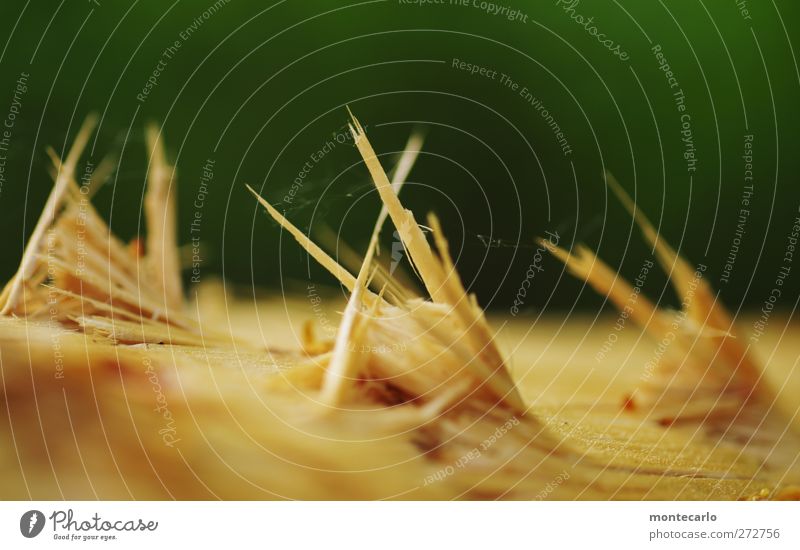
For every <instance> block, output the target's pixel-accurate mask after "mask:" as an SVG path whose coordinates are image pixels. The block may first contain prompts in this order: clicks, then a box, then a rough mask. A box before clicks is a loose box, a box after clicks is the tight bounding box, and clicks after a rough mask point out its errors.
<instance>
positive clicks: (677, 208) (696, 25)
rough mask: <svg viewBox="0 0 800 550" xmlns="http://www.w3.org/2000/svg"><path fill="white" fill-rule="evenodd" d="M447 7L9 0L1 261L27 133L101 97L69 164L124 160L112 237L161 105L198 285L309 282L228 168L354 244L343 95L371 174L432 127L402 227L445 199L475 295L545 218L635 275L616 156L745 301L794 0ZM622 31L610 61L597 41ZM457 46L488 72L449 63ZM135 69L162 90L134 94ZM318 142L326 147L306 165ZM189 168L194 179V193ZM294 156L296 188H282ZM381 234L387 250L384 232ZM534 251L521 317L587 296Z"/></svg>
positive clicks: (350, 151) (759, 252)
mask: <svg viewBox="0 0 800 550" xmlns="http://www.w3.org/2000/svg"><path fill="white" fill-rule="evenodd" d="M464 4H465V5H460V3H459V2H450V1H449V0H445V1H444V2H442V3H423V5H420V4H419V2H416V3H414V2H403V1H397V0H386V1H367V2H332V1H331V2H322V1H307V0H304V1H300V0H287V1H285V2H275V3H274V4H272V3H270V2H255V1H244V0H230V1H229V2H227V3H225V2H224V1H220V2H217V4H216V6H214V0H205V1H199V0H197V1H189V0H178V1H176V2H169V1H168V2H154V1H138V2H133V3H131V2H111V1H109V0H100V1H99V2H92V1H69V2H61V3H60V4H59V3H58V2H43V1H41V2H24V1H21V0H15V1H4V2H3V3H2V7H0V28H2V35H1V37H2V43H0V47H3V50H2V58H0V67H2V85H1V86H0V117H2V118H4V119H5V118H6V114H7V113H10V112H11V111H12V106H14V108H15V109H16V110H17V111H19V112H18V113H14V114H16V118H15V119H14V121H13V124H12V126H13V128H12V131H11V137H10V139H9V146H8V151H7V152H6V155H7V159H6V164H5V172H4V176H5V179H4V181H3V186H2V189H1V190H0V219H1V221H0V224H1V226H0V229H2V234H3V239H2V243H3V245H2V258H3V259H2V263H0V275H2V276H3V278H7V277H8V276H10V275H11V274H12V273H13V270H14V268H15V266H16V262H17V261H18V259H19V256H20V254H21V250H22V244H23V238H24V237H25V236H27V235H28V234H29V233H30V231H31V230H32V224H33V223H34V222H35V219H36V217H37V216H38V214H39V211H40V209H41V206H42V205H43V203H44V200H45V197H46V195H47V193H48V191H49V188H50V180H49V177H48V175H47V167H48V163H47V157H46V154H45V147H46V146H47V145H53V146H54V147H55V148H56V149H57V150H58V151H59V152H61V151H63V149H64V147H65V145H68V144H69V142H70V140H71V139H72V137H73V136H74V135H75V132H76V131H77V128H78V126H79V124H80V122H81V121H82V120H83V118H84V117H85V116H86V114H87V113H89V112H91V111H94V112H97V113H98V114H99V115H100V116H101V125H100V128H99V131H98V138H97V140H96V142H94V143H93V144H92V151H91V152H90V153H87V155H86V159H91V160H92V161H93V162H98V161H99V160H100V159H101V158H102V157H103V156H104V155H105V154H107V153H110V152H113V153H115V154H117V155H119V156H120V159H121V160H120V165H119V169H118V171H117V173H116V174H115V176H114V179H113V180H112V181H111V182H110V183H109V184H107V186H106V187H105V188H104V189H103V190H102V191H101V192H100V193H99V194H98V195H97V198H96V203H97V204H98V207H99V209H100V211H101V212H102V213H103V215H104V216H105V217H106V218H107V219H110V220H111V225H112V228H113V229H114V230H115V231H116V232H118V233H119V234H121V235H122V236H125V237H130V236H132V235H133V234H135V233H136V231H137V225H138V224H139V223H141V219H140V212H141V197H142V188H143V182H144V175H145V172H146V156H145V149H144V139H143V127H144V125H145V123H146V122H147V121H156V122H158V123H160V124H163V131H164V136H165V139H166V143H167V147H168V150H169V154H170V157H171V159H173V160H175V161H176V163H177V167H178V172H179V174H178V180H179V189H178V195H179V204H180V233H181V239H182V241H183V242H184V243H190V242H191V237H192V233H191V221H192V219H193V217H194V216H195V212H197V211H200V212H201V214H202V223H201V224H200V226H199V232H197V233H195V236H198V237H200V238H201V240H202V243H203V251H202V254H201V259H202V268H201V271H200V273H201V278H203V277H208V276H210V275H211V274H212V273H223V272H224V274H225V276H226V277H227V278H228V280H230V281H235V282H239V283H242V284H244V285H250V284H251V281H254V282H255V283H256V284H257V285H259V286H264V287H272V288H275V289H277V288H280V286H279V285H283V287H284V288H292V289H299V291H300V292H304V289H305V286H306V281H307V280H308V279H309V277H310V278H311V279H313V280H316V281H320V282H328V283H330V282H331V279H329V278H327V277H326V276H325V275H324V274H323V273H321V272H320V270H319V269H318V268H316V267H315V266H311V268H310V274H309V271H308V269H309V264H308V263H307V262H306V258H305V254H304V253H302V252H301V251H300V250H299V248H298V247H297V246H295V245H294V243H293V242H292V241H291V240H290V239H289V238H287V236H286V235H285V234H284V235H283V237H281V232H280V231H279V230H278V228H277V226H276V225H275V224H274V223H272V222H271V221H270V220H269V219H268V218H267V217H266V216H265V214H264V213H263V212H262V211H260V210H257V209H256V208H255V203H254V200H253V199H252V197H251V196H250V195H249V194H248V193H246V191H245V189H244V184H245V183H250V184H251V185H253V186H254V187H256V188H258V189H262V192H263V194H264V195H265V196H266V197H267V198H268V199H269V200H271V201H273V202H275V203H281V204H279V208H281V209H285V210H286V212H287V216H288V217H289V218H290V219H291V220H292V221H294V222H295V223H296V224H297V225H299V226H300V227H302V228H303V229H309V227H310V231H311V232H312V233H316V232H317V231H318V228H319V227H320V224H326V225H328V226H330V227H331V228H332V229H333V230H334V231H335V232H337V233H339V234H340V235H341V236H342V237H343V238H344V239H345V240H346V241H347V242H349V243H350V244H351V245H353V247H355V248H356V249H358V250H362V249H363V247H364V246H365V244H366V239H367V236H368V228H369V227H370V226H371V223H372V220H373V219H374V218H375V215H376V213H377V210H378V201H377V199H376V196H375V194H374V192H373V189H372V187H371V185H370V183H369V180H368V176H367V172H366V170H365V168H364V167H363V166H362V165H359V164H358V161H359V156H358V153H357V151H356V150H355V149H354V148H353V146H352V145H351V144H350V143H338V142H337V141H336V137H337V136H338V135H340V133H341V132H343V131H344V130H345V129H346V126H345V124H346V122H347V113H346V109H345V105H350V107H351V108H352V109H353V111H354V112H355V113H356V115H357V116H358V117H359V118H360V120H361V121H362V123H363V124H365V125H366V126H367V129H368V134H369V135H370V138H371V140H372V142H373V145H374V146H375V148H376V150H377V151H378V152H379V153H386V154H387V156H386V157H383V161H384V164H385V166H387V167H388V166H391V164H392V162H393V160H394V159H395V158H396V153H397V151H398V150H399V149H401V148H402V146H403V144H404V142H405V140H406V138H407V136H408V134H409V132H410V131H411V130H412V129H413V128H414V127H423V128H425V129H426V131H427V141H426V143H425V154H424V155H423V156H422V157H421V158H420V160H419V163H418V166H417V168H416V169H415V170H414V171H413V173H412V177H411V178H410V179H411V181H410V183H411V185H409V186H408V187H407V188H406V189H405V190H404V191H403V196H404V200H405V202H406V203H407V205H408V206H409V207H411V208H412V209H413V210H414V211H415V213H416V214H417V217H418V219H419V220H424V215H425V213H426V212H427V211H429V210H433V211H436V212H437V213H438V214H439V215H440V217H441V218H442V220H443V223H444V226H445V229H446V231H447V234H448V236H449V239H450V242H451V245H452V248H453V252H454V254H455V255H457V256H458V264H459V267H460V270H461V272H462V273H463V275H464V278H465V280H466V281H467V282H468V283H469V284H470V286H471V287H472V288H473V289H474V290H475V291H476V292H477V293H478V295H479V297H480V299H481V302H482V303H483V304H484V305H489V306H490V307H493V308H496V309H498V310H501V311H502V310H503V309H506V310H507V309H508V308H509V307H510V306H511V303H512V301H513V299H514V295H515V294H516V292H517V289H518V288H519V287H520V284H521V282H522V280H523V279H524V278H525V276H526V275H525V273H526V270H527V269H528V266H529V265H530V264H531V263H532V262H535V258H536V247H535V244H534V241H533V238H534V236H536V235H540V234H543V233H544V232H545V231H546V230H557V231H558V232H559V234H560V235H561V236H562V240H561V244H562V245H564V246H570V245H571V244H573V243H577V242H585V243H587V244H589V245H590V246H592V247H596V248H599V251H600V255H601V256H602V257H603V258H605V259H607V260H608V261H609V262H610V263H611V265H612V266H614V267H620V268H621V270H622V272H623V273H624V274H625V275H627V276H628V277H634V276H635V275H636V274H637V273H638V272H639V268H640V266H641V264H642V262H643V261H644V260H645V259H646V258H647V257H649V250H648V248H647V246H646V245H645V244H644V243H643V242H642V241H641V239H640V238H639V236H638V233H637V232H636V230H635V228H634V227H633V226H632V222H631V220H630V218H629V217H628V216H627V215H626V214H625V212H624V210H623V209H622V208H621V206H620V205H619V204H618V203H617V202H616V201H615V199H613V197H612V196H611V195H610V194H609V193H608V192H607V190H606V187H605V185H604V182H603V176H602V175H603V171H604V170H610V171H611V172H613V173H614V174H615V175H616V176H617V178H618V179H619V180H620V181H621V182H622V184H623V185H624V186H625V187H626V188H627V189H628V190H629V192H630V193H631V194H633V195H635V196H636V199H637V201H638V203H639V205H640V207H641V208H643V209H644V210H645V211H646V212H647V213H648V214H649V216H650V217H651V218H652V220H653V221H654V223H656V224H657V225H659V226H660V229H661V232H662V233H663V235H664V236H665V237H666V238H667V239H668V240H669V241H670V242H672V243H673V244H674V245H675V246H676V247H677V248H679V249H680V250H681V251H682V252H683V253H684V254H685V255H686V256H687V257H688V258H689V259H690V260H691V261H692V262H693V263H703V264H706V265H708V276H709V278H710V280H711V281H712V282H713V283H714V284H715V286H717V287H718V288H720V289H721V290H722V292H723V297H724V299H725V300H726V301H727V302H728V303H729V304H732V305H733V306H734V307H736V306H738V305H739V304H745V305H747V306H750V307H753V308H755V309H758V308H760V307H761V305H762V304H763V302H764V300H765V299H766V298H767V297H768V295H769V293H770V291H771V289H772V288H773V286H774V280H775V278H776V273H777V270H778V269H779V268H780V267H781V266H782V265H784V264H785V263H786V259H785V258H784V256H785V253H786V248H787V243H788V242H789V240H790V236H791V231H792V224H793V220H794V219H795V218H796V217H797V215H798V206H799V205H800V185H799V184H798V173H799V172H800V160H798V157H799V156H800V150H799V149H798V145H799V143H798V138H800V101H798V99H800V73H798V66H797V54H796V52H793V50H792V47H795V48H796V47H797V45H798V44H800V36H799V35H798V18H800V4H798V2H796V1H795V0H775V1H774V2H773V1H772V0H747V2H744V1H743V2H739V4H738V5H737V2H735V1H734V0H726V1H722V0H670V1H666V0H664V1H660V0H655V1H649V0H648V1H641V0H635V1H634V0H619V1H611V0H610V1H588V0H584V1H583V2H578V3H575V2H574V1H573V2H561V3H560V4H559V2H556V1H541V2H539V1H536V2H534V1H527V2H522V1H520V0H500V1H498V2H497V3H496V4H497V7H493V6H494V5H493V4H490V3H486V2H481V1H477V2H474V1H473V0H469V1H467V2H465V3H464ZM501 8H505V9H502V10H501ZM512 8H513V9H518V10H520V11H519V13H518V14H516V15H515V14H514V12H513V11H511V9H512ZM745 8H746V9H747V10H748V11H747V12H743V11H742V10H743V9H745ZM204 12H206V13H205V14H204ZM495 12H497V13H495ZM579 15H580V16H581V17H583V18H584V22H583V25H581V24H580V18H579V17H578V16H579ZM588 17H593V18H594V20H593V22H592V23H589V24H588V25H587V23H586V21H585V19H586V18H588ZM593 27H594V29H596V30H594V29H593ZM595 33H597V34H600V33H602V34H604V35H605V38H606V39H607V40H609V41H610V42H609V43H608V44H609V47H606V46H605V45H604V44H602V43H601V42H600V40H599V39H598V38H597V37H596V36H595ZM176 41H177V42H178V43H179V47H175V43H176ZM617 44H619V45H620V49H619V50H617V53H619V52H624V53H626V54H627V56H628V59H621V58H620V56H619V55H616V54H615V53H614V52H613V51H611V50H612V49H613V47H615V46H616V45H617ZM656 45H659V46H660V47H661V52H662V53H663V54H664V56H665V57H664V59H665V61H666V62H667V63H668V64H669V66H670V69H671V70H672V72H673V73H674V77H675V79H676V82H677V85H676V87H674V88H670V86H669V81H668V79H667V75H666V73H665V72H664V71H663V70H661V67H660V65H659V58H657V57H656V56H655V55H654V53H653V48H654V47H655V46H656ZM169 46H172V47H173V51H172V52H169V51H165V50H166V49H167V48H168V47H169ZM622 57H623V58H624V57H625V55H623V56H622ZM454 59H457V60H459V61H464V62H466V63H469V64H473V65H478V66H480V67H483V68H485V71H484V74H480V73H478V74H470V72H468V70H463V69H461V68H458V67H454V66H453V65H454V62H453V60H454ZM463 67H467V66H466V65H464V66H463ZM154 72H158V74H157V75H155V76H154ZM22 73H28V74H29V75H30V76H29V77H28V79H27V90H26V91H25V92H24V93H22V92H18V93H17V100H16V101H15V100H14V93H15V89H16V88H17V85H16V82H17V80H18V79H19V77H20V75H21V74H22ZM502 74H505V75H507V76H508V77H509V78H510V79H511V80H512V81H513V82H514V83H516V84H517V86H518V88H517V89H513V88H512V87H510V86H508V85H507V84H509V81H508V80H503V79H502V78H501V75H502ZM492 75H494V78H492ZM151 76H154V79H153V80H154V81H155V83H156V84H155V85H154V86H152V88H151V89H149V90H148V91H145V90H144V88H145V87H146V85H147V83H148V79H149V78H150V77H151ZM523 87H525V88H527V89H528V90H529V92H530V94H532V96H534V97H535V98H536V100H534V102H535V101H538V102H541V105H542V107H541V109H546V110H547V112H548V113H549V115H548V116H552V118H548V117H546V116H543V113H542V110H537V107H536V106H535V105H532V104H531V98H526V97H524V95H525V94H524V93H520V92H521V90H522V88H523ZM678 89H682V90H683V94H684V96H685V107H686V111H684V112H681V111H679V110H678V106H677V104H676V102H675V97H674V96H673V93H674V92H675V91H677V90H678ZM137 95H140V97H139V98H137ZM682 114H687V115H688V116H689V117H690V118H688V119H686V117H684V122H687V121H688V123H689V129H690V130H691V133H692V147H693V149H694V152H695V156H696V159H697V160H696V164H695V166H696V169H695V170H694V171H693V172H690V171H689V168H690V166H689V163H687V160H686V159H685V158H684V156H683V153H684V152H685V151H686V148H687V145H686V143H684V142H683V141H682V137H683V136H682V134H681V130H682V129H683V128H682V123H681V115H682ZM554 124H557V125H558V128H555V129H554V127H553V125H554ZM559 130H560V132H561V133H562V134H563V136H562V135H556V131H559ZM746 135H752V136H753V137H752V145H753V147H752V172H753V195H752V198H751V200H750V204H749V206H748V208H747V209H748V211H749V214H748V215H747V216H746V220H745V222H744V224H743V225H742V227H740V230H739V231H738V232H737V223H739V222H740V221H741V220H740V208H741V207H742V198H743V192H744V185H745V160H744V159H743V158H742V156H743V154H744V152H745V149H744V147H745V145H744V143H745V136H746ZM340 139H341V138H340ZM559 139H561V143H559ZM326 141H331V142H332V143H334V146H333V147H328V149H330V150H329V151H326V152H325V153H324V154H323V155H322V158H319V156H317V155H316V153H315V152H316V151H318V150H319V149H321V148H322V147H323V145H324V144H325V143H326ZM564 147H569V150H571V153H569V154H566V155H565V154H564ZM312 155H313V156H312ZM207 159H211V160H213V161H214V164H213V179H212V180H211V181H210V182H209V183H207V185H206V188H207V191H208V192H207V195H205V196H201V198H202V199H204V200H203V201H201V202H200V204H202V206H201V207H198V206H197V204H196V203H195V201H196V199H197V195H198V191H199V190H200V187H201V185H202V181H201V178H202V176H203V167H204V165H205V164H206V161H207ZM306 162H308V163H309V165H307V166H306V169H305V174H304V177H303V180H302V186H301V187H300V188H299V189H297V191H296V194H295V196H294V198H293V199H292V200H291V202H287V201H284V198H285V197H286V196H287V193H288V192H289V190H290V189H291V187H292V182H293V180H294V179H295V178H297V177H298V175H299V174H300V173H301V172H302V171H303V170H304V169H303V166H304V164H305V163H306ZM489 238H491V239H494V240H493V241H490V240H489ZM739 241H741V244H740V247H739V250H738V252H736V253H735V254H734V256H733V258H734V259H733V261H732V262H731V260H730V258H731V251H732V248H733V247H734V245H735V244H736V243H738V242H739ZM384 242H385V247H384V249H385V250H391V231H387V232H386V238H385V239H384ZM487 245H488V246H487ZM734 250H735V249H734ZM726 258H728V263H729V265H728V269H729V270H730V277H729V282H727V283H725V282H722V281H721V277H722V274H723V270H724V266H725V263H726ZM539 266H540V267H541V268H542V271H537V272H536V275H535V277H534V279H535V280H534V285H533V286H534V289H535V290H534V293H533V295H529V296H527V297H526V299H525V301H524V304H523V306H522V307H521V309H522V310H523V311H535V310H537V309H540V308H542V307H544V306H545V305H546V304H547V305H548V307H551V306H558V307H571V306H572V305H573V304H574V303H575V302H576V300H577V302H578V304H579V306H580V307H588V308H596V307H597V305H598V304H600V303H601V301H600V300H599V299H598V298H596V297H594V296H592V293H591V292H588V291H585V290H583V291H582V290H581V289H582V285H581V284H580V283H578V282H577V281H575V280H573V279H570V278H569V277H566V276H564V274H563V270H562V268H561V266H559V265H558V264H557V263H556V262H554V261H552V260H551V259H544V260H542V261H541V264H538V263H537V267H539ZM795 271H796V273H795V272H793V273H792V275H791V277H790V279H789V281H788V283H787V286H786V288H785V289H784V292H783V294H782V297H781V301H780V305H782V306H784V307H792V306H793V305H794V304H795V300H796V297H797V288H798V286H799V285H798V282H797V279H798V278H800V265H798V266H795ZM187 277H188V273H187ZM664 283H665V278H664V277H659V276H655V275H651V276H649V278H648V280H647V282H646V285H645V288H646V290H647V291H648V292H650V293H652V294H653V295H654V296H655V297H659V296H660V295H661V294H662V291H663V290H664V288H663V287H664ZM665 296H668V295H667V294H665ZM665 299H669V298H665Z"/></svg>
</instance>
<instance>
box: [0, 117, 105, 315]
mask: <svg viewBox="0 0 800 550" xmlns="http://www.w3.org/2000/svg"><path fill="white" fill-rule="evenodd" d="M96 125H97V115H95V114H90V115H89V116H87V117H86V119H85V120H84V121H83V124H82V125H81V127H80V129H79V130H78V134H77V135H76V136H75V141H73V143H72V147H71V148H70V150H69V152H68V153H67V157H66V159H65V160H64V163H63V165H62V166H61V170H60V171H59V173H58V176H57V177H56V182H55V184H53V189H52V191H50V196H49V197H48V198H47V202H46V203H45V206H44V209H43V210H42V215H41V216H40V217H39V220H38V221H37V222H36V226H35V227H34V229H33V233H32V234H31V237H30V239H29V240H28V244H27V245H26V246H25V251H24V252H23V254H22V260H21V261H20V264H19V269H18V270H17V272H16V273H15V274H14V276H13V277H12V278H11V280H10V281H9V282H8V284H7V285H6V287H5V288H4V289H3V292H2V294H0V306H1V307H0V315H8V314H9V313H11V312H12V311H13V310H14V308H15V307H16V306H17V304H18V303H19V299H20V294H21V293H22V292H23V287H24V285H25V283H26V282H27V280H28V277H29V275H30V272H31V271H32V270H33V269H34V267H35V263H36V255H37V254H38V253H39V247H40V246H41V244H42V239H44V236H45V231H47V228H48V227H50V226H51V225H52V224H53V223H54V222H55V220H56V217H57V216H58V214H59V212H60V211H61V207H62V205H63V199H64V196H65V195H66V194H67V193H68V192H69V188H70V184H71V183H72V181H73V175H74V173H75V167H76V166H77V164H78V159H79V158H80V156H81V154H82V153H83V150H84V149H85V148H86V144H87V143H88V141H89V137H90V136H91V135H92V132H93V131H94V128H95V126H96Z"/></svg>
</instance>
